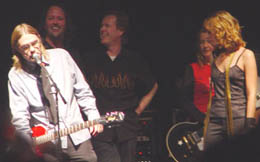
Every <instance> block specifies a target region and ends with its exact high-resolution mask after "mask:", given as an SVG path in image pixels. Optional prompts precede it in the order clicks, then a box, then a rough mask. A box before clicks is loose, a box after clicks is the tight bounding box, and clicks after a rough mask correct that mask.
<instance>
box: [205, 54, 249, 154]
mask: <svg viewBox="0 0 260 162" xmlns="http://www.w3.org/2000/svg"><path fill="white" fill-rule="evenodd" d="M243 53H244V52H243ZM243 53H242V54H243ZM242 54H240V56H239V57H238V59H237V61H236V64H235V65H234V66H232V67H230V70H229V78H230V93H231V105H232V116H233V130H234V134H235V135H237V134H239V133H240V132H241V130H242V129H243V128H244V124H245V117H246V104H247V99H246V84H245V73H244V71H242V70H241V69H240V68H239V67H238V65H237V62H238V61H239V59H240V57H241V55H242ZM211 79H212V81H213V88H214V90H215V95H214V96H213V97H212V104H211V110H210V121H209V123H208V129H207V132H206V136H205V149H208V148H209V147H211V146H214V144H216V143H217V142H221V141H223V140H226V139H227V137H228V134H227V107H226V101H225V100H226V99H225V95H226V94H225V87H226V84H225V80H226V79H225V72H221V71H220V70H219V69H218V68H217V66H216V64H215V63H213V65H212V69H211Z"/></svg>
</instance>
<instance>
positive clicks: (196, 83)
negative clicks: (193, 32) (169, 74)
mask: <svg viewBox="0 0 260 162" xmlns="http://www.w3.org/2000/svg"><path fill="white" fill-rule="evenodd" d="M213 40H214V39H212V38H211V35H210V34H209V33H208V32H206V31H203V30H202V31H200V32H199V42H198V47H199V52H198V53H197V61H196V62H194V63H191V64H189V65H187V67H186V69H185V72H184V77H183V86H182V90H181V93H182V94H181V96H182V104H183V108H184V111H185V112H187V113H188V119H189V120H191V121H198V122H200V123H203V121H204V118H205V113H206V111H207V105H208V99H209V83H210V76H211V65H210V64H211V62H212V61H213V51H214V47H213V46H212V41H213ZM212 93H214V92H212Z"/></svg>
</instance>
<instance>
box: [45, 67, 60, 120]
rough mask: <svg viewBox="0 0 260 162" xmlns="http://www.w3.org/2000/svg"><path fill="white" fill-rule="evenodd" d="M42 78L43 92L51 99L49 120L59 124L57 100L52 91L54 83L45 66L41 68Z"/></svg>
mask: <svg viewBox="0 0 260 162" xmlns="http://www.w3.org/2000/svg"><path fill="white" fill-rule="evenodd" d="M41 79H42V86H43V92H44V94H45V97H46V98H47V99H48V101H49V103H50V104H49V106H48V116H49V120H50V122H51V123H53V124H57V122H58V119H57V110H56V101H55V97H54V94H53V93H52V84H51V83H50V79H49V78H48V73H47V71H46V69H45V68H41Z"/></svg>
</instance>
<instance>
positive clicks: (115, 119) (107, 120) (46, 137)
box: [32, 111, 124, 146]
mask: <svg viewBox="0 0 260 162" xmlns="http://www.w3.org/2000/svg"><path fill="white" fill-rule="evenodd" d="M123 120H124V113H123V112H117V111H116V112H111V113H108V114H107V115H105V116H101V117H100V118H99V119H95V120H92V121H85V122H84V123H80V124H75V125H72V126H71V127H68V128H63V129H60V130H59V131H55V132H50V133H47V131H46V130H45V128H43V127H42V126H36V127H33V128H32V132H33V134H32V138H33V142H34V145H36V146H37V145H41V144H44V143H47V142H49V141H52V140H55V139H57V138H59V137H62V136H66V135H69V134H71V133H75V132H77V131H80V130H82V129H85V128H89V127H91V126H94V125H95V124H103V125H108V126H109V127H112V126H113V125H115V124H118V123H119V122H122V121H123Z"/></svg>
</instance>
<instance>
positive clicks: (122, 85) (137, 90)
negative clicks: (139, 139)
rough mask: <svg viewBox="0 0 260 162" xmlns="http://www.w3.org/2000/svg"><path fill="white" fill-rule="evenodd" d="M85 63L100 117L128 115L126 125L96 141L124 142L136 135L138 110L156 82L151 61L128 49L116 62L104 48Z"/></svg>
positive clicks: (94, 53)
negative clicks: (141, 101)
mask: <svg viewBox="0 0 260 162" xmlns="http://www.w3.org/2000/svg"><path fill="white" fill-rule="evenodd" d="M84 62H85V63H86V66H85V67H84V69H85V71H84V73H85V76H86V79H87V81H88V83H89V85H90V87H91V89H92V90H93V93H94V95H95V97H96V103H97V107H98V110H99V112H100V114H101V115H104V114H106V112H112V111H123V112H125V121H124V122H123V123H122V126H120V127H115V128H113V129H107V130H105V131H104V132H103V133H102V134H99V135H98V136H97V137H96V139H97V138H98V139H102V140H112V138H118V139H119V141H123V140H126V139H129V138H131V137H134V136H136V133H137V130H138V127H139V126H138V117H137V115H136V113H135V112H134V110H135V109H136V107H137V106H138V104H139V101H140V98H141V97H142V96H143V94H146V93H148V92H149V91H150V90H151V89H152V87H153V86H154V84H155V82H156V80H155V78H154V76H153V74H152V72H151V70H150V68H149V65H148V64H147V62H146V61H145V60H144V59H143V58H142V57H141V55H139V54H138V53H135V52H132V51H129V50H127V49H122V50H121V52H120V54H119V55H118V56H117V57H116V58H115V60H114V61H112V60H111V58H110V57H109V56H108V55H107V54H106V51H105V50H104V49H100V50H97V51H94V52H91V53H89V54H88V55H87V57H86V58H85V59H84ZM115 136H116V137H115Z"/></svg>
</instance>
